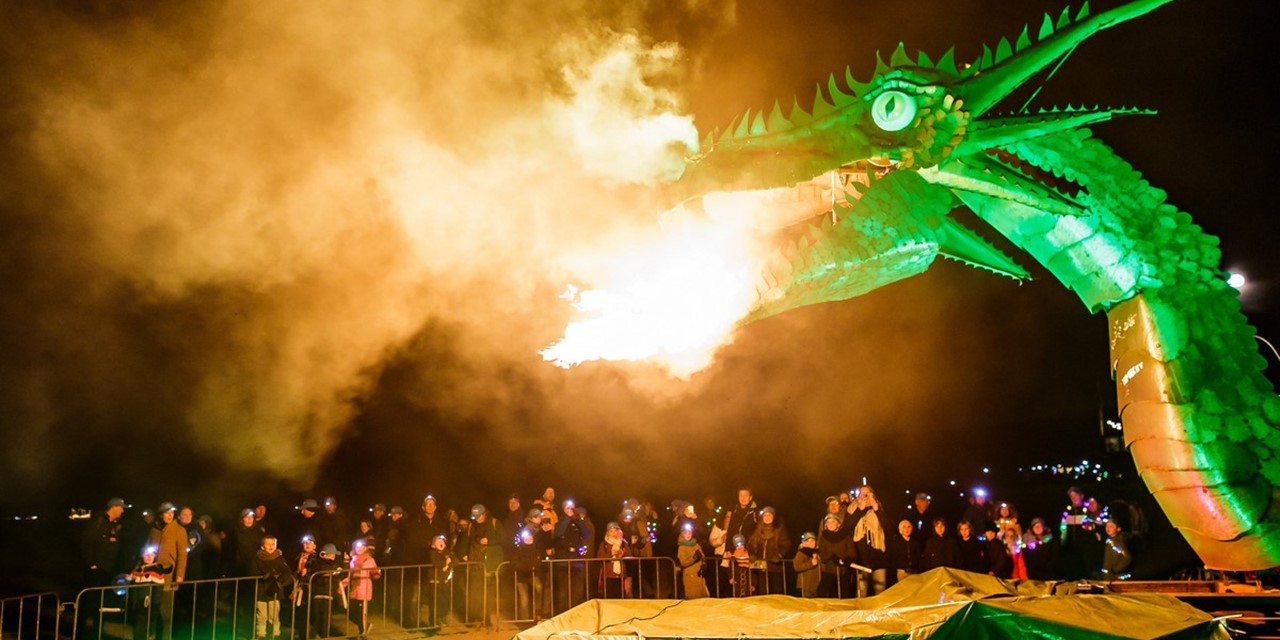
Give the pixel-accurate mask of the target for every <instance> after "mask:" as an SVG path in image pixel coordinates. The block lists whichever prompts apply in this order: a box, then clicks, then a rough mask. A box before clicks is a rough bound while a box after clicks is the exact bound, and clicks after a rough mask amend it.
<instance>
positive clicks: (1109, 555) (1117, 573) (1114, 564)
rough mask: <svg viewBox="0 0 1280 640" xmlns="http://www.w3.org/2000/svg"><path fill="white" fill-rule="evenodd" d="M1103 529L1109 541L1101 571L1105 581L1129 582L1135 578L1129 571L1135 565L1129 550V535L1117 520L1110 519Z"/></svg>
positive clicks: (1104, 551)
mask: <svg viewBox="0 0 1280 640" xmlns="http://www.w3.org/2000/svg"><path fill="white" fill-rule="evenodd" d="M1103 529H1104V531H1105V532H1106V534H1107V540H1106V542H1105V546H1104V547H1103V556H1102V569H1101V571H1099V574H1100V577H1101V579H1103V580H1128V579H1129V578H1131V577H1133V576H1132V574H1131V573H1130V571H1129V568H1130V566H1132V565H1133V554H1132V553H1131V552H1130V549H1129V533H1128V532H1126V531H1125V530H1124V529H1122V528H1121V527H1120V523H1119V522H1118V521H1117V520H1116V519H1115V518H1109V519H1108V520H1107V521H1106V524H1104V525H1103Z"/></svg>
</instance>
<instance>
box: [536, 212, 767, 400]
mask: <svg viewBox="0 0 1280 640" xmlns="http://www.w3.org/2000/svg"><path fill="white" fill-rule="evenodd" d="M755 251H756V248H755V247H754V246H753V243H752V241H751V234H750V231H749V230H748V229H744V228H743V227H740V226H732V225H714V224H710V223H705V222H704V223H700V224H687V225H684V226H682V227H681V228H680V229H679V230H678V231H677V232H676V233H672V234H669V235H665V236H662V237H661V238H660V239H659V240H657V241H655V242H653V243H650V244H649V245H648V246H642V247H632V248H629V249H628V250H627V251H626V252H625V253H624V254H621V255H617V256H615V257H614V258H613V261H614V266H613V268H612V269H611V272H610V275H609V276H608V277H607V278H606V281H605V282H603V283H601V284H600V285H599V288H592V289H582V290H579V288H577V287H574V286H570V287H568V290H567V291H566V292H565V294H564V295H563V296H561V297H562V298H564V299H567V300H569V301H570V303H571V304H572V306H573V307H574V308H575V309H577V310H578V311H580V312H581V313H583V314H584V315H585V316H586V317H584V318H582V319H579V320H576V321H573V322H571V323H570V324H569V325H568V327H567V328H566V329H565V333H564V337H563V338H562V339H560V340H559V341H557V342H555V343H553V344H552V345H551V346H549V347H547V348H546V349H543V350H542V351H541V352H539V353H540V354H541V355H542V357H543V358H545V359H546V360H549V361H552V362H554V363H555V364H556V365H558V366H561V367H565V368H568V367H572V366H575V365H578V364H582V363H583V362H587V361H590V360H628V361H644V362H649V363H652V364H655V365H657V366H659V367H661V368H663V369H665V370H666V371H667V372H668V373H670V374H671V375H673V376H675V377H678V378H684V379H687V378H689V377H690V376H692V375H693V374H694V373H697V372H698V371H701V370H702V369H704V368H706V367H707V366H708V365H710V364H711V362H712V360H713V357H714V354H715V351H716V349H718V348H719V347H720V346H722V345H724V344H727V343H729V342H730V340H731V337H732V331H733V328H734V326H735V325H736V324H737V322H738V321H739V320H741V319H742V318H743V317H744V316H745V315H746V314H747V313H748V312H749V311H750V310H751V307H752V305H753V303H754V301H755V295H756V294H755V287H754V284H753V282H754V280H753V274H754V270H753V269H754V265H756V264H758V262H759V261H758V259H757V258H756V257H755V256H754V253H755Z"/></svg>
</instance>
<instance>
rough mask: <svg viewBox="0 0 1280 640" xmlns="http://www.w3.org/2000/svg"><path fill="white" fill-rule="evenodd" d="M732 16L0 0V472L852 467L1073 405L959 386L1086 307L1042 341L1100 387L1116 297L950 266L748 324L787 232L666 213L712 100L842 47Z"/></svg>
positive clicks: (233, 478)
mask: <svg viewBox="0 0 1280 640" xmlns="http://www.w3.org/2000/svg"><path fill="white" fill-rule="evenodd" d="M737 11H738V8H736V7H735V6H734V4H733V3H721V2H702V1H701V0H684V1H683V2H654V3H648V4H646V3H640V2H619V3H596V2H580V1H575V0H569V1H565V2H558V3H557V2H552V3H522V2H488V1H485V2H471V1H456V2H455V1H446V2H411V1H405V2H375V3H363V2H360V3H351V2H266V3H263V2H250V1H232V2H209V3H198V2H180V3H146V2H130V3H105V2H104V3H90V2H86V3H76V4H75V5H74V6H59V5H56V4H53V3H25V2H15V3H5V4H4V6H3V7H2V8H0V18H3V19H4V22H5V24H6V25H8V27H9V29H8V30H10V31H11V32H14V33H16V32H21V34H22V36H21V37H10V36H6V37H4V38H3V40H0V45H2V46H3V47H4V48H3V50H0V54H2V59H3V62H0V65H2V66H0V79H2V81H3V82H4V85H3V86H2V87H0V89H3V91H2V92H0V95H3V97H0V104H3V106H4V108H3V110H2V111H0V117H2V118H3V120H2V123H3V130H4V132H5V135H4V137H3V139H2V140H3V142H2V143H0V144H3V157H4V158H5V162H4V165H5V166H4V168H3V169H0V242H3V255H2V256H0V277H3V281H4V283H5V285H4V288H3V291H2V292H0V306H2V307H3V312H2V315H0V349H2V350H3V352H4V356H3V357H2V358H0V408H3V412H4V415H3V417H2V418H0V420H3V423H4V424H5V434H6V435H5V440H6V443H5V447H4V454H3V465H2V466H0V484H3V485H4V486H18V485H21V486H26V487H30V488H31V489H32V490H33V491H34V492H42V491H65V490H67V488H68V487H69V486H71V483H73V482H78V483H81V484H79V485H77V486H78V487H79V488H80V489H83V487H84V486H85V485H84V484H83V482H84V481H85V480H92V481H93V486H96V487H101V491H104V492H107V493H112V492H115V493H119V492H122V491H128V490H130V489H131V488H133V487H144V486H149V485H148V484H147V483H148V482H150V479H152V478H154V477H156V476H158V475H160V476H164V477H167V478H169V479H170V480H171V484H170V485H169V486H168V487H164V488H161V489H148V490H139V493H144V494H145V493H147V491H151V492H152V494H155V497H156V498H162V497H165V496H164V495H161V494H164V493H165V492H166V491H171V492H180V491H182V490H184V488H186V489H185V490H190V491H205V490H207V487H208V486H210V485H211V484H213V483H222V484H221V485H219V486H222V487H243V488H246V489H247V488H251V487H252V486H253V483H254V482H258V481H263V480H264V479H265V480H266V481H269V482H276V483H278V484H279V486H281V487H285V488H288V489H289V490H297V491H302V490H309V489H311V488H313V487H315V486H316V485H317V483H319V482H326V483H328V485H327V486H334V483H336V482H338V480H339V479H340V478H342V476H343V475H344V474H361V475H362V476H363V477H364V486H368V487H372V488H376V489H377V490H383V491H390V489H387V487H393V486H395V487H399V486H401V485H398V484H396V483H397V482H403V485H404V486H407V487H409V489H407V491H409V492H410V493H416V492H417V491H419V490H420V489H422V488H423V487H425V486H428V485H431V486H441V483H444V482H446V481H445V480H442V479H441V478H442V477H444V476H448V475H450V474H452V475H460V474H461V475H471V476H486V480H487V481H490V482H492V483H493V486H494V487H502V486H505V485H511V484H515V483H516V482H525V481H526V480H525V478H524V477H523V476H521V477H520V478H519V480H516V479H513V478H514V477H515V476H514V474H516V473H517V472H519V473H524V472H525V470H527V471H528V474H529V476H530V477H545V478H547V479H548V480H554V479H556V478H563V479H565V480H566V481H569V482H572V483H576V484H579V485H582V484H587V483H588V482H613V481H619V482H627V483H632V484H631V485H629V486H636V487H637V488H638V489H643V488H645V487H649V486H652V485H655V484H658V483H661V482H662V481H664V480H666V481H670V479H671V478H673V477H679V476H673V475H672V474H673V473H684V474H687V475H688V476H689V479H688V482H687V483H686V484H688V485H689V486H690V487H698V486H699V485H702V486H708V485H707V481H704V480H705V479H699V478H697V477H696V476H698V475H699V474H703V475H708V476H709V475H711V473H712V470H711V469H708V465H706V464H704V462H702V461H706V460H714V459H718V458H722V457H728V458H731V459H734V460H737V461H738V463H735V465H736V466H734V465H730V466H729V467H724V466H721V467H720V468H719V469H717V470H715V471H714V472H715V473H717V474H720V479H721V480H724V481H725V482H734V481H738V480H740V479H746V480H749V479H751V478H761V479H763V478H764V477H765V475H766V472H773V471H778V470H782V469H788V470H791V472H792V473H793V474H794V475H795V478H796V479H795V480H788V481H787V482H797V483H803V482H811V481H813V480H814V479H815V478H820V477H826V476H830V475H831V474H833V473H844V474H845V475H847V476H848V477H850V478H851V477H854V475H857V476H861V475H866V474H867V471H866V470H867V469H871V470H872V472H874V471H875V469H876V468H877V467H876V466H875V465H877V464H880V465H883V464H885V463H884V462H882V461H875V460H874V459H875V458H877V457H879V456H876V455H873V454H872V452H871V450H869V449H864V448H862V446H861V445H860V444H859V443H867V442H876V443H878V444H879V445H880V446H883V447H888V448H889V450H894V448H896V450H897V451H900V452H902V454H903V455H905V454H906V453H912V455H916V454H918V453H919V452H920V451H923V450H927V449H929V448H930V447H933V446H934V445H933V444H931V442H933V443H936V442H947V441H948V439H949V438H952V437H955V436H956V434H957V433H961V432H962V431H963V429H965V428H966V426H967V425H970V424H973V423H975V422H979V421H986V420H990V421H993V422H996V423H1012V422H1014V421H1015V419H1014V417H1013V416H1020V417H1024V416H1027V415H1029V416H1030V417H1029V418H1027V419H1028V420H1029V421H1031V422H1034V421H1036V420H1040V419H1043V415H1048V414H1057V413H1060V411H1061V410H1063V409H1064V408H1066V410H1068V411H1070V410H1074V408H1075V407H1073V406H1072V405H1069V403H1068V402H1067V401H1062V402H1059V403H1058V404H1054V403H1055V402H1056V401H1046V403H1045V404H1044V405H1043V406H1037V407H1035V408H1034V409H1028V406H1027V404H1026V403H1022V404H1020V405H1016V406H1010V407H998V406H992V403H989V402H987V403H981V404H980V405H974V404H971V403H968V402H966V401H965V399H966V398H969V397H971V396H972V395H973V394H974V393H976V391H977V390H978V389H982V388H992V387H997V386H999V387H1000V388H1001V389H1002V391H1001V392H1002V393H1009V394H1010V395H1012V396H1014V397H1018V394H1023V396H1028V395H1031V394H1032V393H1037V392H1038V391H1036V389H1038V386H1039V385H1040V384H1041V383H1040V382H1039V381H1036V380H1034V379H1028V378H1027V377H1026V376H1022V375H1020V374H1019V370H1020V367H1022V366H1023V365H1022V364H1020V363H1021V362H1023V359H1025V361H1040V360H1042V359H1043V358H1044V357H1046V355H1045V353H1044V352H1042V351H1041V349H1042V347H1039V346H1037V343H1036V342H1035V340H1034V339H1032V338H1030V336H1033V335H1035V334H1038V333H1040V332H1043V331H1045V330H1046V329H1044V328H1043V327H1036V326H1034V325H1035V323H1034V319H1035V318H1036V317H1038V316H1037V314H1046V315H1047V314H1062V315H1065V314H1076V315H1078V316H1079V318H1080V323H1079V325H1078V326H1071V327H1069V328H1067V329H1065V330H1063V331H1065V332H1066V333H1065V334H1059V335H1058V336H1057V337H1059V338H1062V339H1063V341H1065V342H1067V343H1068V346H1067V347H1065V348H1067V349H1070V348H1071V347H1070V346H1069V345H1070V344H1071V343H1078V342H1083V341H1084V340H1085V338H1081V339H1080V340H1078V341H1077V340H1076V338H1077V337H1079V336H1088V338H1087V339H1089V340H1092V341H1094V342H1093V343H1092V344H1094V346H1096V350H1095V351H1092V352H1090V353H1092V354H1094V355H1095V356H1096V359H1095V360H1094V361H1092V362H1091V363H1090V364H1096V365H1097V367H1098V370H1097V371H1096V372H1095V373H1096V374H1097V375H1096V376H1094V377H1090V376H1088V375H1085V376H1083V377H1078V378H1070V377H1069V376H1068V378H1067V379H1066V381H1065V383H1063V384H1066V385H1068V386H1072V385H1074V386H1073V387H1072V388H1073V389H1075V390H1081V389H1082V390H1084V391H1085V392H1086V394H1093V393H1094V391H1095V389H1096V387H1095V386H1094V385H1095V381H1096V380H1097V379H1105V377H1106V374H1107V372H1106V370H1105V366H1106V365H1105V362H1104V357H1103V356H1102V355H1101V354H1103V353H1105V332H1104V330H1103V328H1102V327H1103V324H1102V321H1101V320H1100V319H1099V318H1089V317H1088V316H1087V314H1086V313H1085V312H1084V311H1083V309H1081V308H1080V307H1079V305H1078V302H1076V301H1074V300H1071V299H1070V297H1069V295H1068V294H1067V293H1065V292H1062V293H1053V294H1052V296H1054V297H1052V298H1051V299H1050V300H1051V301H1050V302H1048V303H1045V302H1044V301H1043V300H1041V301H1039V302H1036V303H1035V304H1040V305H1044V304H1047V305H1048V307H1046V308H1045V309H1044V310H1042V311H1037V310H1034V309H1032V308H1031V307H1032V306H1034V305H1033V304H1032V303H1031V302H1030V301H1028V302H1025V303H1016V302H1015V303H1009V302H1008V301H1009V300H1017V299H1019V298H1017V297H1016V296H1017V295H1018V293H1017V292H1016V289H1017V288H1018V286H1017V285H1016V284H1015V283H1011V282H1008V281H1002V280H999V279H997V278H994V277H990V276H989V274H982V273H979V272H976V271H971V270H966V269H964V268H962V267H959V266H956V265H945V266H941V267H939V268H936V269H937V271H938V273H937V274H930V276H929V277H928V278H927V279H923V280H922V283H903V284H902V285H899V286H895V287H890V288H888V289H886V290H884V291H882V292H877V293H876V294H874V295H871V296H867V297H866V298H865V299H859V300H856V301H851V302H849V303H843V304H840V305H833V306H830V307H822V308H814V309H808V310H803V311H800V312H797V313H795V314H788V315H785V316H781V317H778V318H774V319H770V320H768V321H765V322H762V323H759V324H757V325H751V326H750V327H748V328H739V327H736V324H735V323H737V322H738V321H739V320H740V319H741V317H742V315H743V314H744V313H745V312H746V311H747V309H748V307H749V306H750V304H751V301H752V300H751V295H752V293H753V290H752V288H751V278H752V274H751V272H750V265H751V263H752V261H753V260H756V259H758V258H759V255H760V254H761V252H763V251H766V250H768V247H763V246H759V245H757V244H755V241H756V240H757V239H758V238H756V237H755V236H752V235H750V234H744V233H743V232H742V230H741V228H739V227H735V226H733V225H716V224H710V225H706V226H697V225H682V226H679V227H678V228H673V227H672V226H671V225H662V224H659V219H658V216H659V214H660V213H662V212H663V211H664V210H666V209H667V208H669V207H670V206H671V205H672V204H673V203H671V202H669V201H667V200H666V199H665V197H664V194H663V192H662V185H663V184H664V183H665V182H667V181H669V180H671V179H673V178H674V177H676V176H678V175H679V173H680V171H681V169H682V166H683V164H682V163H683V160H684V158H686V157H687V156H689V155H690V154H693V153H696V152H697V150H698V144H699V142H698V130H699V129H703V130H704V133H705V131H707V130H709V129H710V127H713V126H716V125H723V124H726V122H720V121H715V120H710V119H709V116H706V115H705V114H697V113H695V111H694V108H693V103H692V97H693V92H694V90H695V88H697V91H698V92H700V93H699V94H698V95H699V96H701V97H699V98H698V100H700V102H699V104H702V105H707V104H712V100H711V99H709V98H708V97H707V96H712V95H718V96H719V98H717V100H722V101H723V103H724V104H723V105H720V104H719V103H717V106H716V108H717V109H721V110H720V111H717V113H715V114H713V115H714V117H720V115H722V114H732V113H741V112H742V111H743V110H744V109H745V108H746V107H753V108H758V107H761V106H764V105H763V104H757V103H750V102H743V101H744V100H760V98H759V96H761V95H767V96H770V98H769V100H770V101H771V100H772V97H773V96H776V97H779V98H782V99H783V100H784V101H789V100H790V92H791V91H794V90H795V87H796V86H797V83H798V82H800V81H801V80H803V82H804V83H809V84H808V86H812V83H813V82H815V81H825V74H826V73H827V71H829V70H835V69H827V68H825V66H824V67H823V68H820V69H818V68H815V69H808V68H805V69H800V70H795V71H792V70H781V69H759V70H758V74H759V77H756V76H755V75H753V73H757V72H753V71H751V70H750V69H741V68H740V69H737V70H736V71H734V72H733V73H727V74H721V75H719V76H717V75H716V74H714V73H713V70H714V69H717V68H723V67H724V64H725V63H724V61H723V60H722V59H719V58H713V54H715V55H720V56H723V55H726V54H725V53H724V49H723V47H722V48H720V49H717V48H716V47H718V46H721V45H722V44H723V43H724V39H725V38H729V37H730V36H729V35H728V34H732V33H733V30H734V28H735V25H736V21H737V19H738V17H737ZM1033 14H1034V12H1032V13H1030V14H1028V15H1027V16H1025V17H1027V18H1036V17H1037V15H1033ZM11 35H12V34H11ZM733 37H734V38H738V39H741V38H742V35H741V34H737V35H734V36H733ZM970 40H971V41H972V42H974V43H975V44H976V43H977V42H978V40H979V38H978V36H977V35H974V36H973V37H971V38H970ZM737 46H739V47H742V46H743V45H742V43H740V42H739V43H738V45H737ZM717 52H719V53H717ZM938 53H941V51H939V52H938ZM855 56H856V58H855ZM841 59H843V60H846V61H847V62H849V63H858V64H860V65H861V67H857V66H855V69H860V73H861V74H862V75H864V76H865V75H866V74H867V70H869V69H870V68H871V65H873V64H874V58H873V57H870V56H868V54H867V51H866V50H865V49H854V48H852V47H851V48H850V50H849V54H848V55H847V56H843V57H842V58H841ZM793 62H794V61H793ZM717 65H719V66H717ZM769 74H772V75H769ZM779 77H785V78H788V80H787V82H788V83H787V84H783V85H781V86H776V87H775V86H772V82H773V80H772V79H776V78H779ZM722 81H723V82H724V84H723V86H720V87H715V85H716V84H717V83H720V82H722ZM809 95H812V94H811V93H810V94H809ZM805 97H808V96H803V97H802V100H803V99H804V98H805ZM726 121H727V118H726ZM659 265H661V268H659ZM978 283H983V284H978ZM1045 286H1048V285H1045ZM997 302H998V304H997ZM1009 318H1015V319H1017V320H1018V321H1017V322H1016V323H1013V324H1011V325H1009V326H1007V327H1006V326H1004V325H1000V326H1001V327H1003V328H1002V329H1001V330H999V331H998V332H997V331H995V330H992V329H991V326H992V325H993V324H999V323H1002V322H1006V321H1007V320H1008V319H1009ZM1028 318H1029V319H1031V320H1032V322H1024V320H1026V319H1028ZM1077 334H1079V335H1077ZM1064 335H1065V337H1064ZM1009 345H1014V346H1016V347H1017V349H1013V350H1012V351H1010V349H1012V347H1010V346H1009ZM1023 345H1029V346H1025V348H1026V349H1029V351H1028V352H1025V353H1024V352H1021V351H1019V350H1018V349H1022V348H1024V346H1023ZM1002 351H1003V352H1004V353H1005V354H1006V356H1007V357H1006V358H1005V359H1003V360H1000V361H997V362H992V363H990V364H987V365H983V366H982V367H975V366H971V365H969V364H961V363H967V362H970V361H972V360H975V359H977V358H978V357H979V356H982V355H986V354H992V353H997V352H1002ZM886 358H889V359H891V360H886ZM557 365H559V366H557ZM1072 402H1074V401H1072ZM1015 404H1016V403H1015ZM1083 404H1084V406H1085V408H1084V410H1083V413H1084V415H1085V417H1084V422H1085V428H1086V429H1088V428H1092V427H1091V426H1090V422H1091V421H1092V420H1093V418H1092V416H1094V415H1096V407H1095V404H1096V399H1095V398H1093V397H1090V398H1088V399H1086V400H1085V401H1084V402H1083ZM1019 419H1021V418H1019ZM858 451H866V453H867V455H866V456H865V459H864V458H859V457H858V456H860V455H862V454H859V453H857V452H858ZM565 455H569V456H573V457H575V459H578V460H584V461H586V462H587V463H588V464H584V465H582V466H581V467H580V468H578V469H568V468H566V467H564V466H563V465H561V464H558V463H556V462H555V461H554V459H553V458H552V456H565ZM937 455H938V457H940V458H941V457H943V456H944V452H938V454H937ZM560 459H563V458H560ZM451 460H452V461H456V464H457V465H461V466H463V467H465V465H468V464H478V463H479V462H481V461H491V460H502V461H503V463H502V465H501V466H502V469H503V470H502V471H493V472H492V473H487V474H486V473H481V472H478V471H458V470H456V469H455V470H452V471H450V470H449V469H451V468H452V467H450V466H449V465H450V464H452V463H450V462H449V461H451ZM854 466H856V467H857V469H854V468H853V467H854ZM406 468H407V469H410V470H411V473H410V474H409V475H408V477H407V479H405V478H400V479H393V476H394V475H395V474H396V473H397V471H396V470H404V469H406ZM628 468H630V469H633V470H634V471H635V473H619V470H620V469H628ZM530 482H534V481H532V480H530ZM645 483H649V484H645ZM116 487H119V489H115V488H116ZM708 488H710V487H709V486H708ZM676 489H677V488H675V487H673V490H676ZM692 490H697V491H702V489H692ZM824 490H825V489H816V490H815V491H818V492H821V491H824ZM620 491H621V490H620ZM6 493H8V492H7V491H6ZM152 494H147V495H146V496H144V497H147V498H152ZM105 495H106V494H105V493H104V494H103V496H105ZM815 495H818V494H816V493H815ZM100 497H101V496H99V495H98V494H96V493H91V494H90V495H89V496H88V498H86V499H92V500H94V501H96V500H98V499H99V498H100Z"/></svg>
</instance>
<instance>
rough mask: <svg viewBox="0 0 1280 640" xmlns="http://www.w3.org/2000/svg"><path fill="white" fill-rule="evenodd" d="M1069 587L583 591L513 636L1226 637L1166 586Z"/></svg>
mask: <svg viewBox="0 0 1280 640" xmlns="http://www.w3.org/2000/svg"><path fill="white" fill-rule="evenodd" d="M1072 591H1073V588H1072V586H1071V585H1069V584H1064V583H1051V582H1037V581H1031V580H1018V581H1009V580H1000V579H998V578H993V577H990V576H985V575H981V574H975V573H968V572H965V571H958V570H954V569H935V570H933V571H930V572H928V573H924V574H921V575H917V576H911V577H910V578H908V579H907V580H904V581H902V582H901V583H899V584H897V585H895V586H894V587H893V588H891V589H889V590H887V591H885V592H884V593H882V594H880V595H879V596H875V597H872V598H862V599H854V600H834V599H801V598H793V597H790V596H756V597H751V598H736V599H719V598H701V599H698V600H592V601H589V602H586V603H583V604H582V605H580V606H577V607H574V608H573V609H570V610H569V611H566V612H565V613H563V614H561V615H559V616H556V617H555V618H552V619H550V620H546V621H544V622H542V623H540V624H538V625H536V626H534V627H532V628H530V629H528V630H526V631H524V632H523V633H520V634H518V635H517V636H516V638H517V640H546V639H549V638H582V639H591V640H607V639H609V638H628V639H631V640H634V639H635V638H637V637H639V638H933V639H945V638H1026V637H1038V638H1090V639H1094V638H1098V639H1103V638H1134V639H1144V640H1145V639H1152V640H1154V639H1157V638H1167V639H1170V640H1173V639H1177V640H1183V639H1192V638H1210V639H1213V640H1225V639H1226V638H1229V635H1228V633H1227V631H1226V629H1225V627H1224V626H1223V625H1222V624H1221V623H1219V622H1216V621H1214V620H1213V618H1212V617H1210V616H1209V615H1208V614H1206V613H1204V612H1203V611H1200V610H1199V609H1196V608H1195V607H1192V606H1191V605H1188V604H1186V603H1184V602H1182V601H1180V600H1178V599H1177V598H1174V597H1172V596H1169V595H1164V594H1115V595H1076V594H1074V593H1072Z"/></svg>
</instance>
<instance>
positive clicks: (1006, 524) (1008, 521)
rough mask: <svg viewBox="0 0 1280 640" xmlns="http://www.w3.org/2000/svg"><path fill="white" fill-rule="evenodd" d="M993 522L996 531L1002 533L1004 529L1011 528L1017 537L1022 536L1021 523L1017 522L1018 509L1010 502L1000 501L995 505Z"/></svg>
mask: <svg viewBox="0 0 1280 640" xmlns="http://www.w3.org/2000/svg"><path fill="white" fill-rule="evenodd" d="M995 516H996V517H995V524H996V531H997V533H1004V530H1005V529H1013V530H1014V532H1015V533H1016V534H1017V536H1018V537H1019V538H1021V537H1022V533H1023V531H1022V525H1021V524H1020V523H1019V522H1018V509H1017V508H1016V507H1014V506H1013V503H1012V502H1008V501H1005V502H1001V503H1000V504H998V505H996V513H995Z"/></svg>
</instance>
